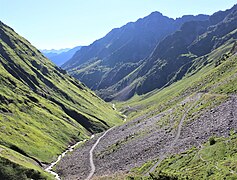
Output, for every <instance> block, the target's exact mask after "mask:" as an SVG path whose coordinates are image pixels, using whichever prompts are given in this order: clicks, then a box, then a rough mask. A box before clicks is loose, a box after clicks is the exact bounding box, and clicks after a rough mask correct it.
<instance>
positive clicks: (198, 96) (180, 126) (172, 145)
mask: <svg viewBox="0 0 237 180" xmlns="http://www.w3.org/2000/svg"><path fill="white" fill-rule="evenodd" d="M196 96H197V97H195V99H194V102H193V104H192V105H191V106H190V107H189V108H188V110H186V111H185V112H184V114H183V116H182V118H181V120H180V122H179V125H178V131H177V134H176V136H175V138H174V140H173V141H172V143H171V145H170V146H169V147H168V150H167V151H166V153H164V154H162V155H161V156H160V157H159V160H158V161H157V162H156V163H155V164H154V166H152V167H151V169H150V170H149V171H148V172H147V173H146V174H145V176H148V175H149V174H150V173H151V172H153V171H154V170H155V169H156V167H157V166H158V165H159V164H160V163H161V161H163V159H164V158H165V157H166V156H167V154H168V153H169V152H170V150H171V149H172V148H173V147H174V145H175V144H176V143H177V141H178V139H179V137H180V134H181V129H182V125H183V122H184V120H185V118H186V116H187V114H188V112H189V111H190V110H191V109H192V108H193V107H194V105H195V103H196V102H197V101H198V100H199V99H200V97H201V94H200V93H199V94H197V95H196Z"/></svg>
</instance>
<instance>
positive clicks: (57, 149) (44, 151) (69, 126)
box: [0, 23, 122, 172]
mask: <svg viewBox="0 0 237 180" xmlns="http://www.w3.org/2000/svg"><path fill="white" fill-rule="evenodd" d="M121 122H122V117H121V115H120V114H119V113H117V112H116V111H114V110H113V108H112V106H110V105H109V104H106V103H105V102H104V101H103V100H101V99H100V98H99V97H97V96H96V95H95V93H94V92H92V91H91V90H89V89H88V88H87V87H85V86H84V84H82V83H80V82H79V81H77V80H75V79H74V78H72V77H70V76H69V75H67V74H66V72H65V71H63V70H61V69H59V68H58V67H56V66H55V65H54V64H52V63H51V62H50V61H49V60H48V59H46V58H45V57H44V56H43V55H42V54H41V53H40V52H39V51H38V50H37V49H35V48H34V47H33V46H32V45H31V44H30V43H29V42H28V41H27V40H25V39H24V38H22V37H21V36H19V35H18V34H17V33H15V32H14V31H13V30H12V29H11V28H10V27H8V26H6V25H4V24H3V23H0V129H1V130H0V145H2V147H3V148H4V149H8V150H9V149H12V151H11V154H14V153H15V154H14V156H15V158H14V159H19V157H20V156H18V155H17V154H18V153H20V154H22V155H23V156H25V157H26V158H27V160H26V161H28V160H29V159H32V160H33V161H36V162H37V161H38V162H44V163H49V162H51V161H53V160H55V159H56V158H57V156H58V154H60V153H61V152H62V151H63V150H64V149H65V148H66V147H67V146H68V144H70V143H74V142H76V141H79V140H82V139H85V138H87V137H88V136H89V135H90V134H91V133H96V132H101V131H103V130H105V129H108V128H109V127H111V126H114V125H117V124H120V123H121ZM3 152H5V151H1V152H0V155H1V157H2V159H1V160H2V161H1V163H0V164H2V163H4V162H6V161H8V160H10V162H13V164H18V165H20V166H24V167H27V168H29V166H26V165H25V164H21V163H20V162H21V160H20V159H19V161H11V158H9V156H7V157H5V156H4V157H3ZM29 164H32V162H30V161H29ZM18 165H17V166H18ZM13 166H15V165H13ZM36 166H38V165H35V166H32V167H31V168H33V169H35V170H37V168H36ZM23 169H24V168H23ZM10 171H11V170H9V172H10ZM6 172H7V170H6ZM12 172H13V171H12Z"/></svg>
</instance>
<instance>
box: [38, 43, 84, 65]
mask: <svg viewBox="0 0 237 180" xmlns="http://www.w3.org/2000/svg"><path fill="white" fill-rule="evenodd" d="M80 49H81V46H77V47H74V48H72V49H63V50H59V51H57V50H42V51H41V52H42V53H43V54H44V55H45V57H47V58H48V59H50V60H51V61H52V62H53V63H54V64H56V65H57V66H61V65H63V64H64V63H65V62H67V61H68V60H69V59H71V58H72V57H73V55H74V54H75V53H76V52H77V51H78V50H80Z"/></svg>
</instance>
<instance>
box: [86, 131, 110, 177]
mask: <svg viewBox="0 0 237 180" xmlns="http://www.w3.org/2000/svg"><path fill="white" fill-rule="evenodd" d="M112 129H113V128H111V129H109V130H107V131H105V132H104V134H103V135H102V136H100V138H99V139H97V141H96V143H95V144H94V145H93V146H92V148H91V150H90V166H91V171H90V174H89V175H88V176H87V178H86V180H90V179H91V178H92V176H93V175H94V173H95V164H94V161H93V152H94V149H95V148H96V146H97V145H98V144H99V142H100V140H101V139H102V138H103V137H104V136H105V135H106V134H107V133H108V132H109V131H111V130H112Z"/></svg>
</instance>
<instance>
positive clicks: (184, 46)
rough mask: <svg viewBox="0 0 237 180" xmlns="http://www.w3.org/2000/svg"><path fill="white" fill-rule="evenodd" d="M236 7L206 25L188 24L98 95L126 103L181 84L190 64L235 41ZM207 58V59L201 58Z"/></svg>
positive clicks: (213, 17)
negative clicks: (178, 82) (153, 91)
mask: <svg viewBox="0 0 237 180" xmlns="http://www.w3.org/2000/svg"><path fill="white" fill-rule="evenodd" d="M236 10H237V6H234V7H233V8H231V9H229V10H226V11H225V12H218V13H215V14H213V15H212V16H211V17H210V19H209V20H207V21H190V22H186V23H184V24H183V26H182V27H181V29H180V30H179V31H177V32H175V33H174V34H172V35H169V36H167V37H166V38H165V39H164V40H162V41H161V42H160V43H159V44H158V45H157V47H156V48H155V50H154V51H153V53H152V54H151V55H150V56H149V57H148V58H147V59H146V60H144V62H143V63H142V64H141V65H140V66H139V67H138V68H136V69H135V70H134V71H133V72H131V73H130V74H128V75H127V76H126V77H124V78H123V79H122V80H120V81H119V82H118V83H116V84H114V85H113V86H110V87H108V88H106V89H102V90H100V91H99V92H98V94H99V95H100V96H101V97H102V98H104V99H106V100H108V101H109V100H111V99H117V100H126V99H128V98H130V97H132V96H133V95H134V94H135V93H137V94H139V95H141V94H144V93H147V92H150V91H152V90H154V89H156V88H158V89H159V88H163V87H165V86H168V85H170V84H172V83H173V82H175V81H177V80H180V79H181V78H182V77H183V76H184V75H185V73H186V72H187V70H188V69H189V68H190V67H191V66H192V64H193V62H194V61H193V60H194V59H195V58H197V57H201V56H204V55H206V54H208V53H210V52H211V51H212V50H214V49H217V48H218V47H220V46H221V45H223V44H224V43H225V42H227V41H228V40H230V39H232V38H236V31H235V30H236V28H237V14H236ZM203 58H206V57H203Z"/></svg>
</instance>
